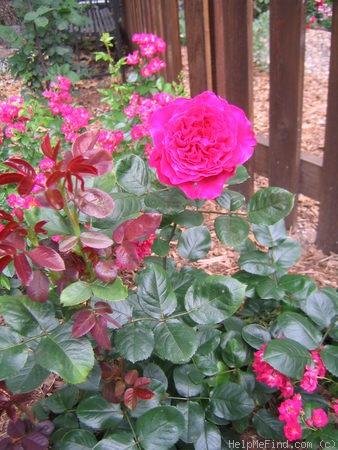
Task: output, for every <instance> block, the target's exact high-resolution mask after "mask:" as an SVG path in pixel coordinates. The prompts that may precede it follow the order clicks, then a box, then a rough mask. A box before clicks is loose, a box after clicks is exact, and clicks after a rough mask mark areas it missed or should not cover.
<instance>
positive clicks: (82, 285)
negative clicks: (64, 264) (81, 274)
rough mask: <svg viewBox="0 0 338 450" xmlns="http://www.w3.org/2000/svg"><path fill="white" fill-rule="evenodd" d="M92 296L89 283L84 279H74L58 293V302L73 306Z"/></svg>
mask: <svg viewBox="0 0 338 450" xmlns="http://www.w3.org/2000/svg"><path fill="white" fill-rule="evenodd" d="M91 296H92V290H91V288H90V284H89V283H87V282H86V281H81V280H79V281H75V283H72V284H69V285H68V286H67V287H66V288H65V289H64V290H63V291H62V292H61V295H60V303H61V304H62V305H64V306H74V305H79V304H80V303H83V302H85V301H86V300H88V299H90V297H91Z"/></svg>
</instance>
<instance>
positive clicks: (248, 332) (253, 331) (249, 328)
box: [242, 323, 271, 350]
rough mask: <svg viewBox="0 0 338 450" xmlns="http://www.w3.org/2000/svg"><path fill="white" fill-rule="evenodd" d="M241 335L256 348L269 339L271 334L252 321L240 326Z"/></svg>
mask: <svg viewBox="0 0 338 450" xmlns="http://www.w3.org/2000/svg"><path fill="white" fill-rule="evenodd" d="M242 337H243V339H244V340H245V342H247V343H248V344H249V345H251V347H253V348H255V349H257V350H259V349H260V348H261V346H262V345H263V344H266V343H267V342H269V341H270V340H271V335H270V333H269V332H268V330H267V329H266V328H264V327H262V325H257V324H253V323H252V324H250V325H246V326H245V327H243V328H242Z"/></svg>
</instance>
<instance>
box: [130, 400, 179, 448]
mask: <svg viewBox="0 0 338 450" xmlns="http://www.w3.org/2000/svg"><path fill="white" fill-rule="evenodd" d="M184 427H185V421H184V418H183V415H182V414H181V413H180V412H179V411H178V410H177V409H176V408H174V407H172V406H159V407H156V408H153V409H151V410H150V411H147V412H146V413H145V414H143V415H142V416H141V417H139V418H138V419H137V422H136V433H137V436H138V439H139V441H140V443H141V445H142V446H143V447H144V448H146V449H147V450H167V449H168V448H170V447H171V446H172V445H174V444H175V443H176V442H177V441H178V440H179V438H180V436H181V434H182V433H183V431H184Z"/></svg>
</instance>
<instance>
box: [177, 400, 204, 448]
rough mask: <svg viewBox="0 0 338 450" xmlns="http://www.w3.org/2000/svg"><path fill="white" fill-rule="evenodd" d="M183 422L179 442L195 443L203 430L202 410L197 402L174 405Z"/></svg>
mask: <svg viewBox="0 0 338 450" xmlns="http://www.w3.org/2000/svg"><path fill="white" fill-rule="evenodd" d="M176 408H177V409H178V411H179V412H180V413H181V414H182V415H183V417H184V421H185V427H184V431H183V433H182V435H181V440H182V441H183V442H186V443H193V442H196V441H197V439H198V438H199V437H200V435H201V433H202V431H203V428H204V410H203V408H202V406H201V405H200V404H199V403H197V402H180V403H178V404H177V405H176Z"/></svg>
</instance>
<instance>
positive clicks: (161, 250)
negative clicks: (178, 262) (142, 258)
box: [151, 237, 170, 256]
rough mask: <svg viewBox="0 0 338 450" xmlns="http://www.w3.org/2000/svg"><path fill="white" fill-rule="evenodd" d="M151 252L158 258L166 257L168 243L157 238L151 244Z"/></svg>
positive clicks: (168, 247) (168, 248)
mask: <svg viewBox="0 0 338 450" xmlns="http://www.w3.org/2000/svg"><path fill="white" fill-rule="evenodd" d="M151 250H152V251H153V252H154V253H156V254H157V255H158V256H167V255H168V253H169V250H170V245H169V242H168V241H165V240H163V239H161V238H160V237H157V238H156V239H155V240H154V242H153V245H152V247H151Z"/></svg>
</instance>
